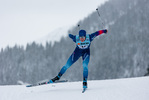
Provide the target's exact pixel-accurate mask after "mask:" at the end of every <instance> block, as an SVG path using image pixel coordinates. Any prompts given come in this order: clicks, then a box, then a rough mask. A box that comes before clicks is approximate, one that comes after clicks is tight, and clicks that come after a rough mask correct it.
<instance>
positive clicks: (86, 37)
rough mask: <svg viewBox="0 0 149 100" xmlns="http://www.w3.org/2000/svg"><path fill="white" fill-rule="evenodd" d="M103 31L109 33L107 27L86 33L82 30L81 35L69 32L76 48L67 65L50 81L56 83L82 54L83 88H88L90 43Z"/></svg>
mask: <svg viewBox="0 0 149 100" xmlns="http://www.w3.org/2000/svg"><path fill="white" fill-rule="evenodd" d="M103 33H107V29H105V30H99V31H97V32H95V33H92V34H86V31H85V30H80V31H79V35H72V34H69V37H70V38H71V39H72V40H73V41H74V42H75V43H76V48H75V50H74V52H73V53H72V55H71V56H70V57H69V59H68V61H67V63H66V65H64V66H63V67H62V69H61V70H60V72H59V73H58V75H57V76H56V77H54V78H53V79H51V80H50V83H54V82H55V81H56V80H59V79H60V78H61V76H62V75H63V74H64V73H65V71H66V70H67V69H68V68H69V67H70V66H71V65H72V64H73V63H75V62H76V61H77V60H78V59H79V58H80V57H81V56H82V59H83V88H84V89H85V88H87V78H88V63H89V58H90V44H91V42H92V41H93V39H94V38H95V37H96V36H98V35H101V34H103Z"/></svg>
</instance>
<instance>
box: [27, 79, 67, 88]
mask: <svg viewBox="0 0 149 100" xmlns="http://www.w3.org/2000/svg"><path fill="white" fill-rule="evenodd" d="M67 81H68V80H58V81H55V82H53V83H63V82H67ZM53 83H51V82H50V81H48V82H42V83H36V84H30V85H27V86H26V87H34V86H40V85H45V84H53Z"/></svg>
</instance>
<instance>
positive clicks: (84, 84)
mask: <svg viewBox="0 0 149 100" xmlns="http://www.w3.org/2000/svg"><path fill="white" fill-rule="evenodd" d="M84 88H87V81H83V89H84Z"/></svg>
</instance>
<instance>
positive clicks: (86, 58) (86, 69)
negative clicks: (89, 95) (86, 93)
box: [83, 50, 90, 88]
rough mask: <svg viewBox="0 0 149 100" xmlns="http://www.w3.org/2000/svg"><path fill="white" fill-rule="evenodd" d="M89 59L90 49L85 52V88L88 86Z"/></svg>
mask: <svg viewBox="0 0 149 100" xmlns="http://www.w3.org/2000/svg"><path fill="white" fill-rule="evenodd" d="M89 59H90V51H89V50H88V51H87V52H86V53H85V54H83V88H87V78H88V64H89Z"/></svg>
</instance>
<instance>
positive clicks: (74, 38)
mask: <svg viewBox="0 0 149 100" xmlns="http://www.w3.org/2000/svg"><path fill="white" fill-rule="evenodd" d="M69 37H70V38H71V39H72V40H73V41H74V42H76V36H75V35H72V34H69Z"/></svg>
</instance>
